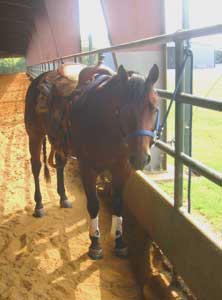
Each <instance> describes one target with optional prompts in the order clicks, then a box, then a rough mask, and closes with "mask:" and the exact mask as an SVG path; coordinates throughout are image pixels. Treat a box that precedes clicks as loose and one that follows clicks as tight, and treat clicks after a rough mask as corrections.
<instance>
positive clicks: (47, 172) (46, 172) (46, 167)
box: [42, 136, 51, 182]
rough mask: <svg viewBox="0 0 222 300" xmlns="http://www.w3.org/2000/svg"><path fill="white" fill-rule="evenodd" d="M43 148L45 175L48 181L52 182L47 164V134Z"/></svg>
mask: <svg viewBox="0 0 222 300" xmlns="http://www.w3.org/2000/svg"><path fill="white" fill-rule="evenodd" d="M42 150H43V162H44V177H45V180H46V182H50V181H51V176H50V172H49V168H48V165H47V154H46V136H45V137H44V139H43V142H42Z"/></svg>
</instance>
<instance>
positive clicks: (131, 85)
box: [127, 73, 145, 105]
mask: <svg viewBox="0 0 222 300" xmlns="http://www.w3.org/2000/svg"><path fill="white" fill-rule="evenodd" d="M144 88H145V78H144V77H143V76H141V75H140V74H136V73H134V74H133V75H132V76H131V77H130V78H129V80H128V81H127V102H128V103H129V104H138V105H139V104H141V103H142V102H143V101H144Z"/></svg>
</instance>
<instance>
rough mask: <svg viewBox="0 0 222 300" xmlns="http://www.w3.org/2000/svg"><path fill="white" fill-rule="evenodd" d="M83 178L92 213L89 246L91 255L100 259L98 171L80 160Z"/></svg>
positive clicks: (89, 210) (88, 207)
mask: <svg viewBox="0 0 222 300" xmlns="http://www.w3.org/2000/svg"><path fill="white" fill-rule="evenodd" d="M80 171H81V178H82V182H83V187H84V190H85V193H86V197H87V210H88V213H89V215H90V224H89V237H90V240H91V245H90V247H89V252H88V254H89V256H90V257H91V258H92V259H100V258H102V257H103V254H102V248H101V246H100V242H99V238H100V232H99V224H98V213H99V199H98V197H97V192H96V178H97V173H96V172H95V171H94V170H92V169H89V168H88V167H87V166H86V165H85V164H84V163H83V162H81V161H80Z"/></svg>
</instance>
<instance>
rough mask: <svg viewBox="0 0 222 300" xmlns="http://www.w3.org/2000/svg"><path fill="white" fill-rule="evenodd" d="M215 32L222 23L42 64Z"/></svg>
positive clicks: (68, 56) (218, 30)
mask: <svg viewBox="0 0 222 300" xmlns="http://www.w3.org/2000/svg"><path fill="white" fill-rule="evenodd" d="M215 34H222V24H218V25H215V26H208V27H202V28H196V29H191V30H180V31H177V32H174V33H169V34H162V35H158V36H155V37H151V38H146V39H141V40H136V41H133V42H129V43H123V44H119V45H116V46H111V47H106V48H100V49H97V50H92V51H86V52H81V53H76V54H72V55H67V56H63V57H62V58H55V59H51V60H47V61H43V62H41V63H40V64H44V63H49V62H53V61H57V60H61V59H63V60H64V59H69V58H78V57H82V56H86V55H93V54H100V53H107V52H115V51H118V50H124V49H129V48H133V47H142V46H149V45H154V44H159V45H160V44H167V43H170V42H175V41H176V40H188V39H192V38H198V37H202V36H206V35H215Z"/></svg>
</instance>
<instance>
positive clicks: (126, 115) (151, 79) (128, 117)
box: [116, 65, 159, 170]
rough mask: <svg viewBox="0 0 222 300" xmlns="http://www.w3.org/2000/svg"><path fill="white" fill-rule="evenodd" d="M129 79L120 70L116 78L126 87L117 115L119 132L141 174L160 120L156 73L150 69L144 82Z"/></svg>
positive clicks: (155, 68)
mask: <svg viewBox="0 0 222 300" xmlns="http://www.w3.org/2000/svg"><path fill="white" fill-rule="evenodd" d="M130 75H131V76H129V73H127V72H126V71H125V69H124V68H123V67H122V66H120V68H119V70H118V76H119V77H120V79H121V81H122V82H123V86H125V88H124V91H125V92H124V94H125V97H124V98H125V99H126V100H125V102H124V103H122V107H121V108H120V109H119V110H118V109H117V111H116V113H117V114H119V119H120V124H121V131H122V132H123V135H124V137H125V141H126V143H127V145H128V150H129V159H130V162H131V164H132V165H133V167H134V168H135V169H137V170H142V169H143V168H144V167H145V165H147V164H148V163H149V162H150V159H151V155H150V148H151V146H152V144H153V142H154V138H155V136H154V132H155V130H156V129H157V128H156V124H157V119H158V118H159V112H158V108H157V105H158V95H157V92H156V91H155V90H154V84H155V82H156V81H157V79H158V77H159V69H158V67H157V65H153V67H152V68H151V70H150V72H149V74H148V76H147V78H143V77H142V76H139V75H136V74H130ZM124 82H125V83H124Z"/></svg>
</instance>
